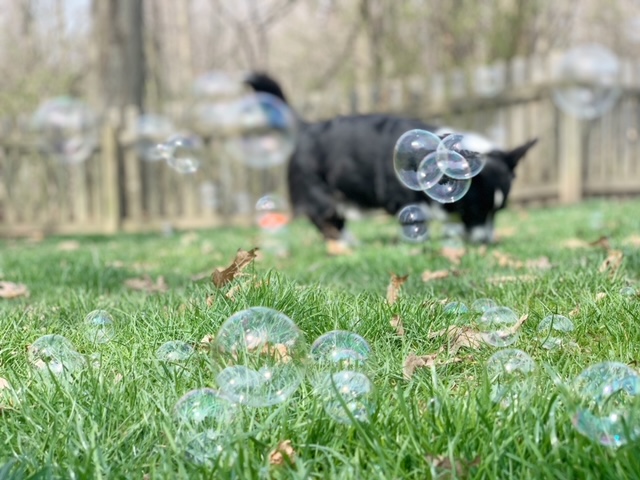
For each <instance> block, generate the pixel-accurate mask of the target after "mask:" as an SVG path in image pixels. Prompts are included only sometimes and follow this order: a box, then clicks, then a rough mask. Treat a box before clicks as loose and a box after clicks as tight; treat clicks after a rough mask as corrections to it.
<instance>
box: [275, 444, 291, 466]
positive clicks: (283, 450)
mask: <svg viewBox="0 0 640 480" xmlns="http://www.w3.org/2000/svg"><path fill="white" fill-rule="evenodd" d="M285 462H287V463H289V464H294V463H296V451H295V450H294V449H293V445H291V440H284V441H282V442H280V443H279V444H278V446H277V447H276V448H275V449H274V450H273V451H272V452H271V453H270V454H269V463H270V464H271V465H276V466H281V465H284V463H285Z"/></svg>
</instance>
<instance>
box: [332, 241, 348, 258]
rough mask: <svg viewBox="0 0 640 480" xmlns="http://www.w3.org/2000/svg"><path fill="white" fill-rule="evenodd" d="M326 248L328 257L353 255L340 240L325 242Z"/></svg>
mask: <svg viewBox="0 0 640 480" xmlns="http://www.w3.org/2000/svg"><path fill="white" fill-rule="evenodd" d="M326 247H327V253H328V254H329V255H335V256H342V255H353V250H351V248H350V247H349V245H347V243H346V242H344V241H342V240H327V244H326Z"/></svg>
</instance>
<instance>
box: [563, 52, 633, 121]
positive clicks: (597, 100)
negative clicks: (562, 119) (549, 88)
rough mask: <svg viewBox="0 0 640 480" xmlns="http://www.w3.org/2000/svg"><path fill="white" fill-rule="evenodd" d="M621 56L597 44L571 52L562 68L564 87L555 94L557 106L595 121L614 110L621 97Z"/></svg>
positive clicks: (571, 113)
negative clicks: (619, 58)
mask: <svg viewBox="0 0 640 480" xmlns="http://www.w3.org/2000/svg"><path fill="white" fill-rule="evenodd" d="M620 70H621V68H620V61H619V60H618V57H617V56H616V55H615V54H614V53H613V52H611V51H610V50H608V49H607V48H605V47H603V46H602V45H597V44H588V45H581V46H578V47H574V48H572V49H571V50H569V51H567V52H566V53H565V55H564V57H563V58H562V61H561V62H560V64H559V67H558V77H559V82H560V83H561V86H559V87H557V88H555V89H554V91H553V99H554V101H555V103H556V105H557V106H558V107H559V108H560V109H561V110H563V111H564V112H565V113H567V114H569V115H573V116H575V117H578V118H584V119H593V118H597V117H599V116H601V115H603V114H604V113H606V112H607V111H609V110H611V108H613V106H614V105H615V104H616V102H617V101H618V98H619V97H620V95H621V92H622V91H621V88H620V85H619V83H618V79H619V77H620Z"/></svg>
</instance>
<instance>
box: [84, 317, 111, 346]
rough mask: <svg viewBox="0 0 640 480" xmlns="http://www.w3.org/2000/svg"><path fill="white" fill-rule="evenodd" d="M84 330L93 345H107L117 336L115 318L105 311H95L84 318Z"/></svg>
mask: <svg viewBox="0 0 640 480" xmlns="http://www.w3.org/2000/svg"><path fill="white" fill-rule="evenodd" d="M84 329H85V335H86V337H87V339H88V340H89V341H90V342H91V343H107V342H109V341H111V340H113V337H115V336H116V330H115V325H114V323H113V317H112V316H111V314H110V313H109V312H107V311H105V310H94V311H92V312H89V313H88V314H87V316H86V317H84Z"/></svg>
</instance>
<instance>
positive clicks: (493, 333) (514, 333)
mask: <svg viewBox="0 0 640 480" xmlns="http://www.w3.org/2000/svg"><path fill="white" fill-rule="evenodd" d="M517 323H518V316H517V315H516V314H515V312H514V311H513V310H511V309H510V308H507V307H493V308H489V309H488V310H485V312H484V313H483V314H482V316H481V317H480V319H479V320H478V327H479V329H480V331H481V332H482V338H483V340H484V341H485V343H487V344H488V345H491V346H493V347H507V346H509V345H512V344H514V343H515V342H516V341H517V340H518V336H519V333H518V330H516V329H515V326H516V324H517Z"/></svg>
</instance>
